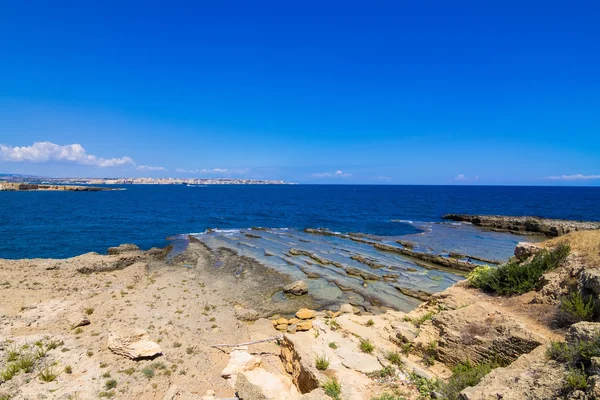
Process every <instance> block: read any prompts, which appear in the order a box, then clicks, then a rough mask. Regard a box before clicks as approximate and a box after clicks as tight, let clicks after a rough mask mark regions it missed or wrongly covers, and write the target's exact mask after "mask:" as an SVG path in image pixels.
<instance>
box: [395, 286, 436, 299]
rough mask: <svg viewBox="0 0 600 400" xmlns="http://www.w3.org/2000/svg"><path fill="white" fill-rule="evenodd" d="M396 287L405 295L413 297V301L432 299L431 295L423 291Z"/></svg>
mask: <svg viewBox="0 0 600 400" xmlns="http://www.w3.org/2000/svg"><path fill="white" fill-rule="evenodd" d="M394 287H395V288H396V290H398V291H399V292H400V293H402V294H403V295H405V296H408V297H412V298H413V299H417V300H421V301H427V300H429V298H430V297H431V293H428V292H425V291H423V290H412V289H408V288H405V287H402V286H400V285H394Z"/></svg>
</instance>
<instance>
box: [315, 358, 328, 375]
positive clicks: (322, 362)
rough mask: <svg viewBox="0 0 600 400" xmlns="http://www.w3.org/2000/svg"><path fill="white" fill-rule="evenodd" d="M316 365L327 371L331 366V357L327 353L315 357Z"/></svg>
mask: <svg viewBox="0 0 600 400" xmlns="http://www.w3.org/2000/svg"><path fill="white" fill-rule="evenodd" d="M315 366H316V367H317V369H318V370H319V371H325V370H326V369H327V368H329V359H328V358H327V357H326V356H325V355H322V356H317V358H316V359H315Z"/></svg>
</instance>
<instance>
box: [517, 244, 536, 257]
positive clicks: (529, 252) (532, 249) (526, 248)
mask: <svg viewBox="0 0 600 400" xmlns="http://www.w3.org/2000/svg"><path fill="white" fill-rule="evenodd" d="M541 249H542V248H541V247H540V246H539V245H538V244H536V243H531V242H519V243H517V246H516V247H515V257H517V259H518V260H526V259H528V258H529V257H531V256H533V255H535V254H537V253H538V252H539V251H540V250H541Z"/></svg>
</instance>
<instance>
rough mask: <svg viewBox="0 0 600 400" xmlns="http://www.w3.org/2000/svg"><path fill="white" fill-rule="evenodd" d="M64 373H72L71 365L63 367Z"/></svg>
mask: <svg viewBox="0 0 600 400" xmlns="http://www.w3.org/2000/svg"><path fill="white" fill-rule="evenodd" d="M65 373H67V374H72V373H73V367H71V366H70V365H67V366H66V367H65Z"/></svg>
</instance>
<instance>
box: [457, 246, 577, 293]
mask: <svg viewBox="0 0 600 400" xmlns="http://www.w3.org/2000/svg"><path fill="white" fill-rule="evenodd" d="M569 252H570V245H569V244H567V243H561V244H559V245H558V246H556V247H555V248H553V249H550V250H546V249H544V250H541V251H540V252H539V253H537V254H536V255H535V256H534V257H533V259H532V260H531V261H529V262H520V261H519V260H514V261H511V262H509V263H507V264H504V265H502V266H500V267H497V268H494V267H489V266H481V267H477V268H475V269H474V270H473V271H472V272H471V273H470V274H469V276H468V278H467V280H468V282H469V285H470V286H471V287H474V288H478V289H482V290H484V291H486V292H491V293H497V294H500V295H519V294H523V293H526V292H529V291H531V290H533V289H534V288H535V287H536V285H537V284H538V282H539V280H540V278H541V276H542V275H543V274H544V273H545V272H547V271H550V270H552V269H554V268H556V267H558V266H559V265H561V264H562V263H563V262H564V261H565V260H566V258H567V256H568V255H569Z"/></svg>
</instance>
